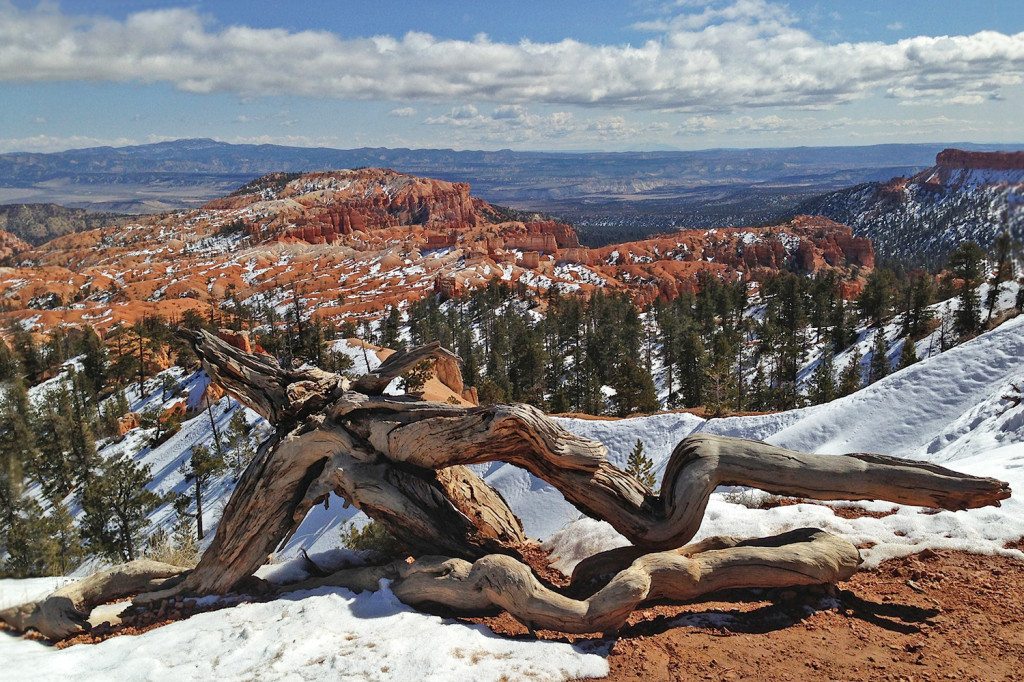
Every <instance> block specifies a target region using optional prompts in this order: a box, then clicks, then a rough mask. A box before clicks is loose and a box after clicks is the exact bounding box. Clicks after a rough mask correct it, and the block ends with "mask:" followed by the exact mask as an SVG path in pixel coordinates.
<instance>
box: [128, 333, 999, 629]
mask: <svg viewBox="0 0 1024 682" xmlns="http://www.w3.org/2000/svg"><path fill="white" fill-rule="evenodd" d="M186 335H187V336H188V338H189V340H190V341H191V342H192V344H193V346H194V347H195V350H196V353H197V354H198V356H199V357H200V359H201V360H202V363H203V367H204V368H205V370H206V371H207V372H208V373H209V374H210V376H211V378H212V379H213V380H215V381H217V382H219V383H220V384H221V385H222V386H223V387H224V388H225V390H227V391H228V392H229V393H230V394H232V395H233V396H234V397H236V398H237V399H238V400H240V401H241V402H243V403H245V404H246V405H248V406H249V407H251V408H252V409H254V410H256V411H257V412H259V413H260V414H262V415H263V416H264V417H266V418H267V419H268V420H270V421H271V422H272V423H273V424H275V425H276V426H277V434H276V436H275V437H273V438H272V439H270V440H269V441H268V442H266V443H264V444H263V445H262V446H261V448H260V451H259V453H258V454H257V456H256V458H255V459H254V460H253V462H252V463H251V464H250V465H249V467H248V468H247V469H246V471H245V473H244V474H243V476H242V478H241V480H240V481H239V483H238V485H237V487H236V488H235V491H234V492H233V494H232V496H231V499H230V501H229V502H228V505H227V507H226V508H225V510H224V515H223V517H222V518H221V521H220V524H219V526H218V527H217V530H216V535H215V537H214V540H213V542H212V544H211V545H210V547H209V548H208V549H207V551H206V552H205V554H204V555H203V558H202V560H201V561H200V562H199V565H198V566H197V567H196V568H195V569H194V570H193V571H192V572H191V573H190V574H189V575H188V576H187V577H186V578H185V579H184V580H183V581H182V582H181V583H180V584H179V585H177V586H176V587H174V588H173V589H172V590H169V591H163V592H157V593H153V594H150V595H146V596H144V597H143V599H158V598H163V597H166V596H169V595H171V594H177V593H190V594H211V593H213V594H218V593H224V592H227V591H229V590H231V589H232V588H233V587H234V586H235V585H237V584H238V583H239V581H241V580H243V579H245V578H247V577H248V576H250V575H252V573H253V572H254V571H255V570H256V569H257V568H258V567H259V566H261V565H262V564H263V563H264V562H265V561H266V559H267V557H268V556H269V555H270V554H271V553H272V552H274V551H275V550H276V549H277V548H279V547H280V546H281V544H282V543H283V542H285V541H286V540H287V539H288V538H289V537H290V536H291V535H292V533H294V531H295V529H296V527H297V526H298V524H299V523H300V522H301V521H302V519H303V518H304V517H305V515H306V513H307V512H308V511H309V509H310V508H311V507H312V506H313V505H314V504H318V503H320V502H322V501H324V500H326V499H327V497H328V495H329V494H330V493H331V492H334V493H336V494H337V495H339V496H340V497H342V498H343V499H345V500H346V502H348V503H351V504H354V505H355V506H356V507H357V508H359V509H361V510H362V511H364V512H365V513H366V514H367V515H368V516H370V517H371V518H373V519H375V520H376V521H378V522H380V523H382V524H384V525H385V526H386V527H387V529H388V530H389V531H390V532H391V533H392V534H393V535H394V536H395V537H396V538H397V539H398V540H400V541H401V542H403V543H404V544H405V546H406V547H407V548H408V549H409V550H410V552H411V553H412V554H413V555H414V556H416V557H417V559H416V560H415V561H413V562H411V563H408V562H406V561H398V562H395V563H392V564H388V565H386V566H378V567H370V568H362V569H349V570H346V571H341V572H339V573H337V574H334V575H332V576H329V577H327V578H318V579H317V580H316V581H314V582H313V583H310V584H336V585H344V586H346V587H350V588H353V589H375V588H376V586H377V584H378V582H379V580H380V578H384V577H386V578H390V579H392V581H393V586H392V589H393V590H394V592H395V594H396V595H397V596H398V598H399V599H401V600H402V601H404V602H405V603H408V604H411V605H415V606H427V605H441V606H445V607H448V608H451V609H454V610H457V611H461V612H474V611H482V610H488V609H496V608H502V609H506V610H508V611H509V612H510V613H511V614H512V615H514V616H515V617H516V618H519V619H520V620H522V621H523V622H524V623H527V624H528V625H529V626H530V627H542V628H551V629H557V630H563V631H566V632H595V631H607V630H614V629H616V628H618V627H619V626H621V624H622V623H624V622H625V619H626V617H628V615H629V613H630V612H631V611H632V610H633V609H635V608H636V607H637V606H638V605H640V604H643V603H644V602H647V601H651V600H656V599H671V600H686V599H692V598H694V597H696V596H699V595H701V594H704V593H706V592H710V591H714V590H718V589H722V588H726V587H779V586H790V585H807V584H813V583H827V582H836V581H838V580H842V579H845V578H847V577H849V575H850V574H851V573H852V572H853V571H854V570H856V567H857V565H858V563H859V554H858V552H857V550H856V548H855V547H853V545H851V544H850V543H849V542H847V541H845V540H842V539H840V538H837V537H834V536H832V535H829V534H828V533H825V532H824V531H820V530H817V529H803V530H800V531H793V532H791V533H784V534H782V535H779V536H776V537H774V538H764V539H760V540H747V541H739V540H736V539H732V538H715V539H711V540H706V541H704V542H702V543H698V544H696V545H688V546H684V545H686V543H687V542H688V541H689V540H690V539H692V537H693V536H694V534H695V533H696V531H697V529H698V527H699V526H700V522H701V519H702V517H703V514H704V510H705V508H706V506H707V502H708V499H709V497H710V495H711V493H712V491H713V490H714V489H715V487H716V486H718V485H722V484H733V485H746V486H753V487H757V488H761V489H764V490H766V491H768V492H772V493H777V494H783V495H793V496H797V497H803V498H810V499H819V500H829V499H852V500H860V499H882V500H890V501H892V502H898V503H902V504H913V505H922V506H929V507H942V508H946V509H964V508H969V507H978V506H983V505H988V504H998V502H999V500H1001V499H1004V498H1006V497H1008V496H1009V494H1010V490H1009V487H1008V486H1007V484H1005V483H1003V482H1001V481H997V480H994V479H990V478H978V477H974V476H968V475H965V474H960V473H957V472H954V471H951V470H948V469H944V468H942V467H939V466H935V465H931V464H923V463H919V462H910V461H905V460H900V459H896V458H892V457H883V456H881V455H866V454H853V455H845V456H828V455H812V454H806V453H800V452H794V451H791V450H786V449H784V448H779V447H775V446H772V445H768V444H765V443H760V442H754V441H747V440H741V439H736V438H726V437H722V436H713V435H707V434H697V435H693V436H690V437H688V438H686V439H684V440H683V441H682V442H681V443H680V444H679V445H678V446H677V447H676V449H675V450H674V451H673V453H672V456H671V458H670V460H669V462H668V465H667V467H666V470H665V475H664V479H663V482H662V486H661V490H660V492H659V493H658V494H653V493H652V492H651V491H649V490H648V489H647V488H646V487H645V486H644V485H643V484H641V483H640V482H639V481H637V480H636V479H634V478H633V477H632V476H630V475H628V474H626V473H625V472H623V471H621V470H619V469H617V468H616V467H614V466H612V465H611V463H609V462H608V460H607V451H606V449H605V447H604V446H603V445H601V444H600V443H598V442H595V441H592V440H589V439H587V438H583V437H581V436H577V435H575V434H572V433H570V432H568V431H566V430H565V429H563V428H562V427H561V426H560V425H559V424H558V423H557V422H555V421H553V420H551V419H549V418H548V417H547V416H545V415H544V414H543V413H542V412H540V411H539V410H537V409H535V408H532V407H529V406H526V405H498V406H492V407H480V408H465V407H459V406H453V405H448V404H439V403H429V402H424V401H419V400H415V399H412V398H409V397H405V396H387V395H382V391H383V390H384V388H385V387H386V386H387V385H388V384H389V383H390V382H391V381H392V380H393V379H394V378H395V377H397V376H399V375H400V374H401V373H402V372H405V371H407V370H409V369H410V368H412V367H414V366H416V365H417V364H418V363H419V362H421V361H422V360H425V359H431V358H439V357H445V356H450V353H448V351H445V350H444V349H442V348H440V346H439V345H437V344H432V345H429V346H424V347H420V348H415V349H412V350H410V351H407V352H404V353H398V354H395V355H393V356H392V357H391V358H389V359H388V360H387V362H385V363H383V364H382V365H381V366H380V367H379V368H377V369H376V370H375V371H374V372H372V373H371V374H369V375H366V376H363V377H361V378H359V379H356V380H355V381H354V382H350V381H349V380H347V379H345V378H343V377H341V376H338V375H335V374H330V373H327V372H323V371H320V370H315V369H313V370H288V369H285V368H282V367H280V366H279V365H278V363H277V362H276V361H275V360H274V359H273V358H271V357H270V356H265V355H256V354H251V353H246V352H243V351H241V350H239V349H237V348H235V347H233V346H230V345H228V344H227V343H225V342H224V341H222V340H220V339H218V338H217V337H215V336H213V335H211V334H209V333H207V332H186ZM492 461H503V462H508V463H510V464H514V465H516V466H520V467H522V468H524V469H526V470H527V471H529V472H530V473H532V474H533V475H535V476H537V477H539V478H541V479H543V480H545V481H547V482H548V483H550V484H551V485H552V486H554V487H555V488H557V489H558V490H559V491H560V492H561V493H562V494H563V495H564V496H565V498H566V499H567V500H568V501H570V502H571V503H573V504H574V505H575V506H576V507H578V508H579V509H580V510H581V511H583V512H584V513H586V514H588V515H590V516H592V517H594V518H598V519H604V520H606V521H608V522H609V523H610V524H611V525H612V526H614V527H615V528H616V529H617V530H618V531H619V532H620V533H622V534H623V535H624V536H626V537H627V538H628V539H629V540H630V541H631V542H632V543H633V547H628V548H624V549H621V550H616V551H613V552H609V553H603V554H600V555H597V556H595V557H591V558H590V559H588V560H585V561H584V562H583V563H581V564H580V567H579V568H578V569H577V571H576V574H575V575H574V576H573V581H572V586H571V589H572V590H575V591H576V592H579V591H581V590H587V591H591V592H593V593H592V594H591V596H589V597H588V598H586V599H574V598H570V597H568V596H564V595H562V594H559V593H558V592H555V591H554V590H552V589H550V588H548V587H545V586H543V585H542V584H541V583H540V582H539V581H538V580H537V579H536V577H535V576H534V575H533V573H532V572H531V570H530V568H529V567H528V566H527V565H526V564H524V563H523V562H522V561H520V560H519V559H520V558H521V557H522V555H521V552H520V550H521V549H522V548H523V547H524V545H525V543H526V542H527V540H526V538H525V536H524V535H523V531H522V526H521V525H520V523H519V520H518V519H517V518H516V517H515V515H514V514H513V513H512V511H511V510H510V509H509V508H508V505H507V504H506V503H505V501H504V500H503V499H502V498H501V496H500V495H499V494H498V493H497V492H495V491H494V490H492V489H491V488H490V487H489V486H487V485H486V484H485V483H484V482H483V481H482V480H481V479H480V478H479V477H478V476H477V475H476V474H474V473H473V472H472V471H471V470H470V469H468V468H466V466H465V465H468V464H477V463H482V462H492ZM680 548H681V549H680ZM437 555H442V556H437ZM594 590H596V591H594Z"/></svg>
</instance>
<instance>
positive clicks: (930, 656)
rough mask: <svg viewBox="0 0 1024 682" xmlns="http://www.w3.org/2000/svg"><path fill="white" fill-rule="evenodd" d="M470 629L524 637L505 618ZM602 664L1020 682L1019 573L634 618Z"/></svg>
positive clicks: (633, 671) (991, 567)
mask: <svg viewBox="0 0 1024 682" xmlns="http://www.w3.org/2000/svg"><path fill="white" fill-rule="evenodd" d="M812 592H813V591H812ZM473 620H474V621H475V622H482V623H485V624H486V625H488V626H489V627H491V628H492V629H494V630H495V631H496V632H500V633H503V634H506V635H510V636H516V637H524V638H526V637H529V635H528V634H527V632H526V629H525V628H524V627H523V626H522V625H521V624H519V623H518V622H516V621H514V620H512V618H510V617H509V616H508V615H507V614H502V615H500V616H497V617H494V618H481V619H473ZM538 634H539V636H540V637H542V638H544V639H560V640H563V641H565V640H570V641H577V642H585V641H591V642H594V640H593V639H589V640H588V638H586V637H574V638H569V637H566V636H565V635H559V634H557V633H548V632H540V633H538ZM608 641H609V640H603V642H604V643H606V642H608ZM595 643H597V642H595ZM609 664H610V666H611V675H610V676H609V677H608V678H607V679H609V680H615V681H627V680H629V681H632V680H637V681H639V680H689V679H697V680H800V681H803V680H907V681H909V680H1021V679H1024V562H1022V561H1018V560H1015V559H1011V558H1006V557H989V556H977V555H972V554H966V553H963V552H949V551H941V552H931V551H925V552H924V553H922V554H919V555H915V556H912V557H907V558H903V559H896V560H893V561H889V562H886V563H885V564H883V565H882V566H881V567H880V568H879V569H878V570H877V571H862V572H860V573H858V574H857V575H855V576H854V577H853V578H852V579H851V580H850V581H849V582H846V583H843V584H841V585H840V586H839V590H838V591H837V592H836V594H835V596H831V595H829V594H823V593H821V592H819V593H818V594H813V593H812V594H808V593H807V592H806V591H804V590H801V591H799V592H796V591H792V590H784V591H759V592H753V591H745V592H736V593H733V594H731V595H727V596H726V597H722V596H717V597H715V600H714V601H707V602H702V603H698V604H691V605H687V606H681V607H679V606H655V607H653V608H648V609H644V610H642V611H639V612H637V613H636V614H634V615H633V617H632V618H631V619H630V622H629V625H628V626H627V627H626V628H625V629H624V630H623V631H622V632H620V633H619V638H618V640H617V641H616V642H615V644H614V648H613V649H612V653H611V655H610V657H609Z"/></svg>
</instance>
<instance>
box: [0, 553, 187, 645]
mask: <svg viewBox="0 0 1024 682" xmlns="http://www.w3.org/2000/svg"><path fill="white" fill-rule="evenodd" d="M185 571H186V569H184V568H180V567H178V566H171V565H170V564H163V563H160V562H159V561H148V560H145V559H142V560H139V561H130V562H128V563H125V564H121V565H120V566H115V567H113V568H110V569H107V570H105V571H100V572H99V573H95V574H93V575H91V576H89V577H88V578H86V579H85V580H81V581H79V582H76V583H72V584H70V585H66V586H64V587H62V588H60V589H59V590H57V591H56V592H54V593H53V594H51V595H50V596H48V597H46V598H44V599H40V600H39V601H35V602H30V603H28V604H22V605H20V606H14V607H12V608H9V609H4V610H3V611H0V621H3V622H4V623H6V624H7V625H9V626H10V627H12V628H14V629H15V630H18V631H21V632H24V631H25V630H29V629H32V630H36V631H37V632H39V633H40V634H42V635H43V636H44V637H48V638H49V639H52V640H59V639H64V638H65V637H69V636H71V635H74V634H78V633H79V632H83V631H85V630H88V629H89V623H88V619H89V614H90V613H91V612H92V609H93V608H94V607H96V606H99V605H100V604H106V603H107V602H111V601H114V600H116V599H121V598H124V597H129V596H132V595H135V594H138V593H139V592H147V591H151V590H155V589H157V588H161V587H167V586H169V585H170V584H172V583H173V582H174V580H173V579H174V578H177V577H178V576H180V575H181V574H182V573H184V572H185Z"/></svg>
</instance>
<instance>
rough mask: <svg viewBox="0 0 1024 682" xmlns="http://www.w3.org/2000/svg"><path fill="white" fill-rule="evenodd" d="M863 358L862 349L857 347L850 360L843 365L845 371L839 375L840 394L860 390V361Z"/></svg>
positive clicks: (844, 394)
mask: <svg viewBox="0 0 1024 682" xmlns="http://www.w3.org/2000/svg"><path fill="white" fill-rule="evenodd" d="M862 359H863V356H862V355H861V353H860V349H859V348H855V349H854V351H853V355H851V356H850V360H849V361H848V362H847V363H846V366H844V367H843V371H842V373H841V374H840V375H839V395H840V396H846V395H850V394H851V393H856V392H857V391H859V390H860V387H861V384H862V379H861V368H860V363H861V360H862Z"/></svg>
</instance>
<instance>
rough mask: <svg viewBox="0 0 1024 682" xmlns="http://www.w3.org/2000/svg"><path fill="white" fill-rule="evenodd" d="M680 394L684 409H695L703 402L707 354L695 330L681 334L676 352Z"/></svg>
mask: <svg viewBox="0 0 1024 682" xmlns="http://www.w3.org/2000/svg"><path fill="white" fill-rule="evenodd" d="M677 357H678V367H679V383H680V393H681V394H682V398H683V404H684V405H685V406H686V407H697V406H698V405H700V404H701V403H702V402H703V401H704V389H705V381H706V378H707V375H706V367H707V352H706V351H705V350H704V343H703V341H702V340H701V338H700V335H699V334H698V333H697V331H696V330H693V329H691V330H689V331H685V332H683V333H682V334H681V335H680V337H679V349H678V351H677Z"/></svg>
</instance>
